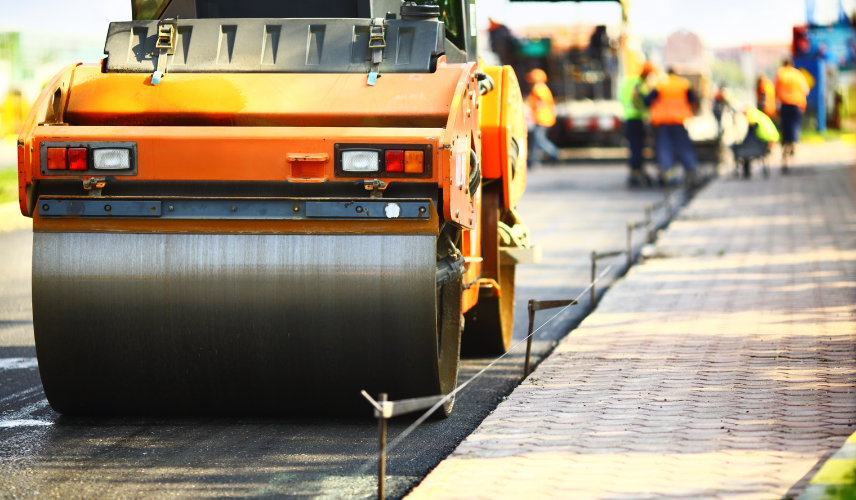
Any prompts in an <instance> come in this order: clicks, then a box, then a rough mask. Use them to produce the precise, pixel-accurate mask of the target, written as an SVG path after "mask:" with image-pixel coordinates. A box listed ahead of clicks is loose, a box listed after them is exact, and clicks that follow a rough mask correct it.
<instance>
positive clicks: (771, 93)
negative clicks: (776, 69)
mask: <svg viewBox="0 0 856 500" xmlns="http://www.w3.org/2000/svg"><path fill="white" fill-rule="evenodd" d="M755 98H756V102H757V103H758V105H757V108H758V109H760V110H761V111H763V112H764V114H766V115H767V116H769V117H770V118H775V117H776V87H775V86H774V85H773V82H771V81H770V79H769V78H767V75H765V74H763V73H761V76H759V77H758V82H757V83H756V84H755Z"/></svg>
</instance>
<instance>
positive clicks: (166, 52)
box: [152, 17, 178, 85]
mask: <svg viewBox="0 0 856 500" xmlns="http://www.w3.org/2000/svg"><path fill="white" fill-rule="evenodd" d="M177 24H178V17H176V18H175V19H164V20H163V21H161V22H160V23H159V24H158V40H157V43H156V44H155V52H156V53H157V56H158V63H157V69H155V72H154V73H152V85H157V84H159V83H160V81H161V79H162V78H163V76H164V75H165V74H166V70H167V56H171V55H174V54H175V36H176V31H177V30H176V25H177Z"/></svg>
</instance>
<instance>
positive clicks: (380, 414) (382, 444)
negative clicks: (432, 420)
mask: <svg viewBox="0 0 856 500" xmlns="http://www.w3.org/2000/svg"><path fill="white" fill-rule="evenodd" d="M360 394H362V395H363V397H364V398H366V400H368V402H369V403H371V405H372V406H374V409H375V411H374V415H375V417H377V429H378V446H377V448H378V459H377V497H378V500H384V499H385V498H386V484H385V478H386V421H387V419H390V418H392V417H397V416H399V415H405V414H407V413H412V412H414V411H419V410H427V409H428V408H431V407H433V406H434V405H437V404H438V403H440V402H442V401H443V399H444V397H445V396H428V397H424V398H413V399H402V400H400V401H387V394H386V393H381V394H380V397H378V400H377V401H375V400H374V399H372V397H371V396H369V393H367V392H366V391H360Z"/></svg>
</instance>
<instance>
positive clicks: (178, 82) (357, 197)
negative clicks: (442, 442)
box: [17, 0, 540, 415]
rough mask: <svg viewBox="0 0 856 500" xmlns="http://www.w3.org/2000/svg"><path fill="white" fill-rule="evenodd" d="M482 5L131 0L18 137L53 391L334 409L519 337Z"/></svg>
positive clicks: (95, 402)
mask: <svg viewBox="0 0 856 500" xmlns="http://www.w3.org/2000/svg"><path fill="white" fill-rule="evenodd" d="M473 2H474V0H439V1H438V3H433V2H428V1H420V2H406V3H401V2H399V1H395V0H316V1H314V2H276V1H273V0H242V1H240V2H239V1H236V0H195V1H194V0H132V6H133V17H134V20H133V21H130V22H114V23H111V24H110V26H109V30H108V33H107V38H106V43H105V55H106V57H105V58H104V59H103V60H101V61H100V63H96V64H79V63H78V64H71V65H69V66H67V67H66V68H65V69H63V70H62V71H60V72H59V73H58V74H57V75H56V76H55V77H54V78H53V79H52V80H50V82H49V83H48V84H47V86H46V87H45V88H44V91H43V92H42V94H41V95H40V97H39V98H38V101H37V102H36V104H35V106H34V108H33V110H32V112H31V113H30V115H29V117H28V119H27V121H26V123H25V125H24V128H23V131H22V132H21V134H20V136H19V138H18V142H17V147H18V164H19V199H20V208H21V212H22V213H23V214H24V215H25V216H28V217H32V219H33V232H34V239H33V275H32V278H33V281H32V282H33V326H34V330H35V342H36V351H37V355H38V362H39V371H40V375H41V379H42V383H43V386H44V391H45V394H46V396H47V399H48V401H49V402H50V404H51V406H52V407H53V408H54V409H55V410H56V411H58V412H60V413H63V414H68V415H117V414H118V415H152V414H155V415H157V414H169V415H176V414H189V415H201V414H206V415H212V414H216V415H268V414H270V415H275V414H288V413H294V412H296V411H300V412H301V414H306V413H307V412H310V413H326V414H330V413H334V414H335V413H341V412H343V411H351V410H354V409H356V410H357V411H359V410H364V409H365V407H364V405H363V403H362V402H361V398H360V391H361V390H366V391H368V392H370V393H373V394H374V393H379V392H385V393H388V394H389V397H390V398H391V399H401V398H410V397H420V396H430V395H437V394H448V393H450V391H452V390H453V389H454V387H455V385H456V381H457V374H458V362H459V357H460V352H461V350H463V351H464V352H465V353H467V354H472V355H496V354H499V353H503V352H505V350H506V349H508V347H509V344H510V341H511V332H512V321H513V313H514V284H515V266H516V265H517V264H521V263H531V262H537V261H538V260H539V258H540V257H539V255H540V253H539V248H538V247H536V246H531V245H530V244H529V241H528V230H527V228H526V226H525V225H524V223H523V221H522V220H521V218H520V216H519V215H518V214H517V212H516V211H515V207H516V205H517V203H518V201H519V200H520V197H521V195H522V194H523V192H524V189H525V187H526V167H525V166H526V151H527V143H526V139H527V138H526V124H525V121H524V115H523V100H522V98H521V92H520V87H519V84H518V81H517V77H516V76H515V74H514V72H513V70H511V68H510V67H483V68H480V67H479V66H478V64H477V62H476V31H475V17H474V16H475V5H474V3H473ZM462 332H463V333H462ZM453 402H454V399H450V400H449V401H448V403H447V404H446V405H445V407H444V408H443V410H444V414H445V415H448V414H449V412H451V410H452V405H453Z"/></svg>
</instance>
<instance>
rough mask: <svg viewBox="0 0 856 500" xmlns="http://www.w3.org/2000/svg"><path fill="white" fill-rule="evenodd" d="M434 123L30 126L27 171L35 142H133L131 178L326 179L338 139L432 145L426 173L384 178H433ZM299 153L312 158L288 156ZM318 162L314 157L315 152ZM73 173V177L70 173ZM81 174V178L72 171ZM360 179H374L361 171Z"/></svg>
mask: <svg viewBox="0 0 856 500" xmlns="http://www.w3.org/2000/svg"><path fill="white" fill-rule="evenodd" d="M442 135H443V130H442V129H403V128H354V127H302V128H298V127H70V126H69V127H52V126H44V127H38V128H37V129H36V131H35V133H34V134H33V139H32V145H33V146H34V148H33V154H32V155H31V157H32V160H31V166H32V170H31V174H32V176H33V177H34V178H35V179H40V178H43V176H42V175H41V173H40V171H39V168H38V166H39V162H40V161H41V159H40V152H39V145H40V144H41V142H42V141H117V140H118V141H133V142H136V143H137V170H138V173H137V175H136V176H133V177H130V176H116V178H117V179H128V180H234V181H249V180H257V181H266V180H279V181H281V180H284V179H289V180H294V181H299V180H301V179H305V178H314V179H317V180H318V181H322V182H323V181H324V180H332V179H334V171H333V166H334V161H333V160H334V149H333V146H334V144H335V143H337V142H341V143H369V144H370V143H384V144H389V143H393V144H395V143H401V144H403V145H404V144H432V145H433V150H434V158H433V164H434V166H435V167H434V175H433V177H432V178H431V179H414V178H412V177H411V178H407V177H405V176H402V178H400V179H388V182H426V181H434V182H438V179H439V178H440V174H439V172H438V164H439V154H438V153H439V144H440V142H439V141H440V138H441V137H442ZM295 155H304V157H305V158H306V159H313V160H314V159H317V160H319V161H289V156H292V157H294V156H295ZM325 157H326V158H327V160H326V161H320V160H322V159H323V158H325ZM28 171H29V170H28ZM71 178H76V177H71ZM80 178H82V177H80ZM365 178H367V179H372V178H374V177H373V176H372V175H371V173H366V176H365Z"/></svg>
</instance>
